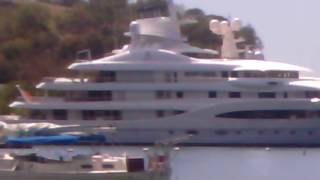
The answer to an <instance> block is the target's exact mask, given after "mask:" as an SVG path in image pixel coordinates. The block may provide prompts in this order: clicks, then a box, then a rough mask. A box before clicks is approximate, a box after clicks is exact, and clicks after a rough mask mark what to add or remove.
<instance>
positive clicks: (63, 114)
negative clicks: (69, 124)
mask: <svg viewBox="0 0 320 180" xmlns="http://www.w3.org/2000/svg"><path fill="white" fill-rule="evenodd" d="M52 115H53V119H54V120H67V111H66V110H60V109H56V110H53V111H52Z"/></svg>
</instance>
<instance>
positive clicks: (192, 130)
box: [186, 129, 199, 135]
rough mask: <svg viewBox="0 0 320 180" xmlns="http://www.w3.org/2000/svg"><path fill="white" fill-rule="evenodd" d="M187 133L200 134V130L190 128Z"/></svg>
mask: <svg viewBox="0 0 320 180" xmlns="http://www.w3.org/2000/svg"><path fill="white" fill-rule="evenodd" d="M186 134H189V135H197V134H199V131H197V130H194V129H190V130H187V131H186Z"/></svg>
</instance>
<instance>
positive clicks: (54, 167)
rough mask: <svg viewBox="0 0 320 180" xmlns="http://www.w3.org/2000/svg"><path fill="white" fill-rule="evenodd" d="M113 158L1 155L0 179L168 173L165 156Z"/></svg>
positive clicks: (147, 179)
mask: <svg viewBox="0 0 320 180" xmlns="http://www.w3.org/2000/svg"><path fill="white" fill-rule="evenodd" d="M144 162H145V160H144V158H129V157H128V156H127V155H123V156H119V157H115V156H110V155H107V154H96V155H92V156H90V155H78V156H74V157H73V158H71V159H69V160H67V159H63V158H62V157H61V159H60V160H52V159H47V158H44V157H40V156H37V155H36V154H29V155H24V156H14V155H10V154H3V155H2V156H1V157H0V179H1V180H2V179H4V180H53V179H54V180H58V179H67V180H88V179H92V180H129V179H130V180H166V179H169V176H170V168H169V163H168V162H169V161H168V158H166V157H165V156H163V155H162V156H160V155H152V156H149V158H148V165H147V166H145V163H144Z"/></svg>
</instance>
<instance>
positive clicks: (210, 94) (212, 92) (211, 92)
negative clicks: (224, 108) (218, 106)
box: [209, 91, 217, 98]
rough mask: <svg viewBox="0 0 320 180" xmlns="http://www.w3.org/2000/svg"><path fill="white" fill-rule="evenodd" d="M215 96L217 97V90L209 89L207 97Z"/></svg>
mask: <svg viewBox="0 0 320 180" xmlns="http://www.w3.org/2000/svg"><path fill="white" fill-rule="evenodd" d="M216 97H217V92H215V91H209V98H216Z"/></svg>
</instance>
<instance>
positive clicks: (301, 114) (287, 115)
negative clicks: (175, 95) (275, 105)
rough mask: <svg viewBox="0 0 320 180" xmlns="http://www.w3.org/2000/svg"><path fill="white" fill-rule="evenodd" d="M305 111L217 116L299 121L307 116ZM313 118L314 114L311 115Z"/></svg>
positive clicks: (241, 112) (274, 111)
mask: <svg viewBox="0 0 320 180" xmlns="http://www.w3.org/2000/svg"><path fill="white" fill-rule="evenodd" d="M308 114H310V113H308V112H307V111H305V110H254V111H234V112H228V113H223V114H219V115H217V117H222V118H235V119H301V118H306V117H307V116H308ZM313 116H315V113H313Z"/></svg>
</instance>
